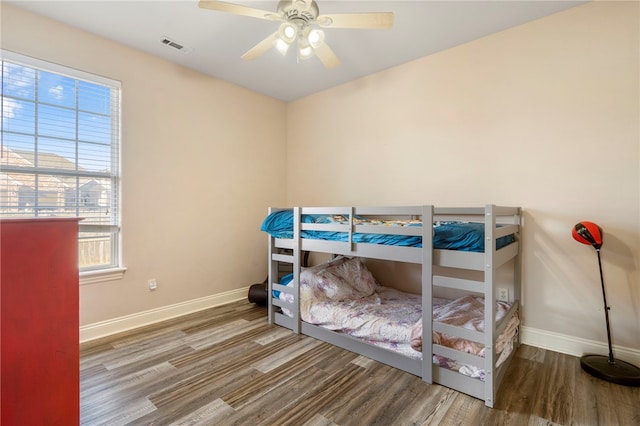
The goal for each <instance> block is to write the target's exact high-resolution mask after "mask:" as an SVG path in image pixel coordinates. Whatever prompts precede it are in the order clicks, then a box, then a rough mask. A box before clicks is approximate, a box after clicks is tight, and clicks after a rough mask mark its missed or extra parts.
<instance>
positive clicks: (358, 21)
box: [316, 12, 394, 29]
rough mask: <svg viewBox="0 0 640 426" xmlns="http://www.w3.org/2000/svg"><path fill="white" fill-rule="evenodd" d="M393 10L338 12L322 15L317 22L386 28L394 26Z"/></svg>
mask: <svg viewBox="0 0 640 426" xmlns="http://www.w3.org/2000/svg"><path fill="white" fill-rule="evenodd" d="M393 17H394V15H393V12H371V13H338V14H335V15H320V16H318V18H317V19H316V22H317V23H318V25H320V26H321V27H327V28H371V29H386V28H391V27H392V26H393Z"/></svg>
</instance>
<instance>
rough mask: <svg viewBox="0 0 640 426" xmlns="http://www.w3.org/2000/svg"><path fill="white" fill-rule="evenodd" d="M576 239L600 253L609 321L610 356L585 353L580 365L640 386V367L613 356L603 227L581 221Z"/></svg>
mask: <svg viewBox="0 0 640 426" xmlns="http://www.w3.org/2000/svg"><path fill="white" fill-rule="evenodd" d="M571 234H572V235H573V239H575V240H576V241H578V242H580V243H582V244H587V245H590V246H592V247H593V248H594V249H596V253H597V254H598V266H599V268H600V284H601V285H602V299H603V301H604V318H605V321H606V323H607V339H608V341H609V356H608V357H607V356H605V355H583V356H582V357H581V358H580V366H581V367H582V369H583V370H584V371H586V372H587V373H589V374H591V375H592V376H594V377H597V378H599V379H602V380H606V381H608V382H612V383H617V384H619V385H625V386H640V368H638V367H636V366H635V365H633V364H630V363H628V362H625V361H621V360H616V359H615V358H614V357H613V349H612V346H611V330H610V327H609V309H610V308H609V306H608V305H607V295H606V293H605V291H604V278H603V275H602V261H601V260H600V247H602V228H600V227H599V226H598V225H596V224H595V223H593V222H586V221H584V222H579V223H577V224H576V225H575V226H574V227H573V231H572V232H571Z"/></svg>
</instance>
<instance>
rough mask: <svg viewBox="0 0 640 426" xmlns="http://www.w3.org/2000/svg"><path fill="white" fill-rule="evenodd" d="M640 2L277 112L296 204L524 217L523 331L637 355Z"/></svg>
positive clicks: (468, 47)
mask: <svg viewBox="0 0 640 426" xmlns="http://www.w3.org/2000/svg"><path fill="white" fill-rule="evenodd" d="M638 12H639V11H638V3H635V2H625V3H617V2H616V3H609V2H608V3H592V4H588V5H584V6H578V7H575V8H572V9H569V10H567V11H565V12H562V13H559V14H556V15H553V16H550V17H547V18H544V19H540V20H538V21H534V22H531V23H529V24H526V25H522V26H519V27H516V28H512V29H509V30H507V31H504V32H501V33H498V34H495V35H492V36H489V37H485V38H483V39H480V40H477V41H474V42H471V43H468V44H465V45H463V46H459V47H456V48H453V49H450V50H447V51H444V52H441V53H438V54H435V55H432V56H429V57H425V58H422V59H420V60H417V61H414V62H411V63H408V64H405V65H402V66H399V67H395V68H392V69H390V70H387V71H384V72H381V73H378V74H376V75H372V76H369V77H366V78H363V79H361V80H359V81H356V82H352V83H349V84H345V85H343V86H341V87H337V88H334V89H332V90H328V91H325V92H322V93H319V94H316V95H312V96H309V97H307V98H305V99H302V100H299V101H297V102H294V103H290V104H288V105H287V117H288V122H289V125H288V141H287V144H288V152H287V155H288V156H289V160H288V162H287V165H288V179H287V182H288V191H287V198H288V203H289V204H290V205H409V204H436V205H442V206H467V205H484V204H487V203H491V204H504V205H519V206H522V207H523V208H524V211H525V217H524V219H525V222H524V235H523V241H524V253H523V259H524V264H523V269H524V284H523V285H524V296H523V304H524V308H523V316H524V324H525V325H526V326H527V327H532V328H536V329H539V330H544V331H548V332H553V333H561V334H566V335H569V336H575V337H578V338H584V339H591V340H597V341H601V342H603V341H606V334H605V328H604V311H603V307H602V296H601V290H600V283H599V275H598V267H597V260H596V254H595V251H594V250H593V249H592V248H590V247H588V246H584V245H581V244H579V243H577V242H575V241H574V240H573V239H572V238H571V229H572V226H573V225H574V224H575V223H577V222H579V221H581V220H591V221H594V222H596V223H598V224H599V225H600V226H602V227H603V228H604V232H605V244H604V247H603V251H602V257H603V266H604V276H605V281H606V284H607V291H608V296H609V304H610V306H611V307H612V310H611V317H612V327H613V339H614V343H615V344H617V345H621V346H626V347H629V348H636V349H638V348H640V337H639V336H640V272H639V268H640V177H639V170H640V154H639V144H640V125H639V114H640V109H639V86H638V80H639V77H638V76H639V75H640V69H639V66H638V62H639V44H638V43H639V42H638V40H639V35H640V34H639V30H638V27H639V20H638V16H639V13H638Z"/></svg>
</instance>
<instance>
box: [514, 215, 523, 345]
mask: <svg viewBox="0 0 640 426" xmlns="http://www.w3.org/2000/svg"><path fill="white" fill-rule="evenodd" d="M513 223H514V224H516V225H518V232H517V233H516V234H515V237H516V243H517V244H518V252H517V253H516V257H515V259H514V261H513V300H514V301H516V302H517V303H518V310H519V311H520V318H522V305H521V304H520V301H521V300H522V209H521V208H520V207H518V208H517V209H516V212H515V213H514V217H513ZM518 346H520V333H518V334H517V335H516V340H515V344H514V348H513V350H514V352H515V350H517V349H518Z"/></svg>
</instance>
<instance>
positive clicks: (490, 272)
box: [484, 204, 497, 407]
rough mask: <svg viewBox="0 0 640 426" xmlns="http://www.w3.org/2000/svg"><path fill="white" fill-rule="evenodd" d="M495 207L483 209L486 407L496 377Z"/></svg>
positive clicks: (488, 205)
mask: <svg viewBox="0 0 640 426" xmlns="http://www.w3.org/2000/svg"><path fill="white" fill-rule="evenodd" d="M495 213H496V208H495V206H494V205H492V204H487V205H486V206H485V211H484V236H485V241H484V286H485V290H484V292H485V293H484V297H485V299H484V324H485V326H484V346H485V354H484V357H485V360H484V361H485V372H486V376H485V395H484V400H485V404H486V405H487V407H493V403H494V400H495V394H496V387H497V386H496V379H497V375H496V374H494V368H495V361H494V360H495V359H496V349H495V346H494V341H495V340H494V336H495V334H496V321H495V318H496V297H495V295H496V289H495V272H496V271H495V268H494V261H493V259H494V257H495V254H496V243H495V238H494V230H495V228H496V215H495Z"/></svg>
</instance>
